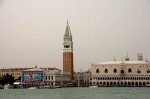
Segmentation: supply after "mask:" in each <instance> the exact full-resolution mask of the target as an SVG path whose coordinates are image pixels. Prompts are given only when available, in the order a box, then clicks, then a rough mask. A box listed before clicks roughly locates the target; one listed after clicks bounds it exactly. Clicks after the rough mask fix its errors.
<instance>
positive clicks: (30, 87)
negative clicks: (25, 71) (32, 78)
mask: <svg viewBox="0 0 150 99" xmlns="http://www.w3.org/2000/svg"><path fill="white" fill-rule="evenodd" d="M28 89H37V87H29V88H28Z"/></svg>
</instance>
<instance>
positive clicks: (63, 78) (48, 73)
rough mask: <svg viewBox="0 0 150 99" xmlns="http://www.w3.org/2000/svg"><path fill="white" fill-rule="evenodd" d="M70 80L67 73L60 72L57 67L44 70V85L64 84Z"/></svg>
mask: <svg viewBox="0 0 150 99" xmlns="http://www.w3.org/2000/svg"><path fill="white" fill-rule="evenodd" d="M69 81H70V74H69V73H62V72H61V70H59V69H56V68H54V69H51V68H49V69H47V70H45V80H44V84H45V85H50V86H65V85H67V83H68V82H69Z"/></svg>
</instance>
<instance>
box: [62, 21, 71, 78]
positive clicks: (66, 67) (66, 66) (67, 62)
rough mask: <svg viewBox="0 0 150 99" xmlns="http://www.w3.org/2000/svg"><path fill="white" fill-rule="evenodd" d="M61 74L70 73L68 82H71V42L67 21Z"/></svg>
mask: <svg viewBox="0 0 150 99" xmlns="http://www.w3.org/2000/svg"><path fill="white" fill-rule="evenodd" d="M63 48H64V49H63V72H68V73H70V81H72V80H73V42H72V35H71V30H70V27H69V23H68V21H67V26H66V30H65V34H64V43H63Z"/></svg>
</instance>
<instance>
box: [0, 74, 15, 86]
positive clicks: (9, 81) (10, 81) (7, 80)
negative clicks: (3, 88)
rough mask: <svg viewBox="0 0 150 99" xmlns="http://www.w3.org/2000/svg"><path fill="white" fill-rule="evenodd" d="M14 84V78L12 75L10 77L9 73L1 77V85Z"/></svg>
mask: <svg viewBox="0 0 150 99" xmlns="http://www.w3.org/2000/svg"><path fill="white" fill-rule="evenodd" d="M13 83H14V77H13V76H12V75H9V74H8V73H7V74H6V75H4V76H3V77H1V79H0V84H2V85H5V84H10V85H13Z"/></svg>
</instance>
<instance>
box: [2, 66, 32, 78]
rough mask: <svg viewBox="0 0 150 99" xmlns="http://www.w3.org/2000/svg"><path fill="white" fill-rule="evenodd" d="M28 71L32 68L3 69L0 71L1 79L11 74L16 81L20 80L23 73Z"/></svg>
mask: <svg viewBox="0 0 150 99" xmlns="http://www.w3.org/2000/svg"><path fill="white" fill-rule="evenodd" d="M27 69H31V68H2V69H0V77H2V76H4V75H6V74H9V75H12V76H13V77H14V79H18V78H20V77H21V72H22V71H23V70H27Z"/></svg>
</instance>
